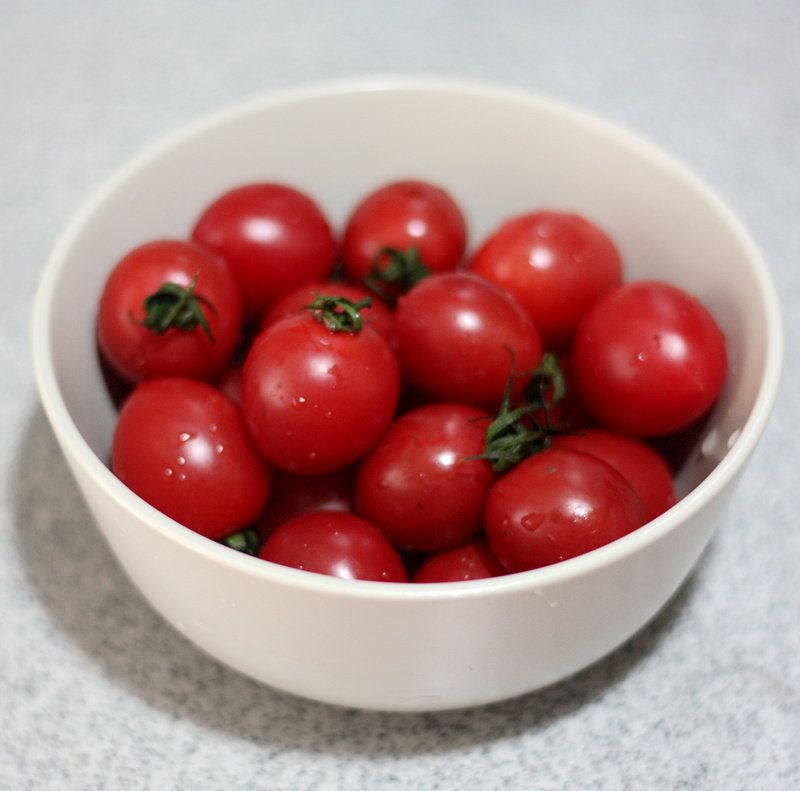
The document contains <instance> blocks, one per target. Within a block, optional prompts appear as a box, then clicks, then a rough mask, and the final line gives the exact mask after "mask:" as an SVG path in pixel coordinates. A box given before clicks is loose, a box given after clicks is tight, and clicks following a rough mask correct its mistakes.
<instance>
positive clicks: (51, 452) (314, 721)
mask: <svg viewBox="0 0 800 791" xmlns="http://www.w3.org/2000/svg"><path fill="white" fill-rule="evenodd" d="M11 486H12V492H13V494H12V497H13V501H12V512H13V517H14V525H15V528H16V529H15V534H14V538H15V542H16V545H17V548H18V551H19V553H20V556H21V560H22V563H23V567H24V568H25V571H26V574H27V576H28V580H29V582H30V586H31V589H32V592H33V594H34V596H35V597H36V598H38V600H39V602H40V603H41V605H42V606H43V608H44V610H45V611H46V613H47V615H48V616H49V617H50V619H51V620H52V622H53V623H54V625H55V627H56V628H58V629H59V630H60V631H61V632H63V633H65V634H66V635H67V636H68V637H69V638H70V640H72V642H73V643H74V644H75V645H77V646H78V648H79V649H80V650H81V651H82V652H83V653H85V654H86V655H87V656H88V657H89V658H90V662H92V663H94V664H95V665H96V669H97V672H98V673H100V674H102V675H103V676H106V677H108V678H111V679H112V680H113V681H114V682H116V683H119V684H121V685H122V686H124V687H125V688H126V689H128V690H129V691H130V692H131V693H132V694H135V695H136V696H138V697H139V698H141V699H143V700H145V701H146V702H147V703H148V704H149V705H151V706H153V707H154V708H157V709H160V710H163V711H166V712H168V713H170V714H171V715H172V716H174V717H176V718H181V719H182V718H188V719H191V720H194V721H196V722H198V723H201V724H202V725H204V726H206V727H209V728H212V729H220V730H224V731H225V732H227V733H230V734H233V735H235V736H236V737H238V738H242V739H244V740H246V741H257V742H260V743H263V744H265V745H270V746H272V747H275V748H279V749H292V748H293V749H306V750H309V751H313V752H326V753H333V754H343V755H344V754H350V755H353V754H361V755H382V754H384V755H387V754H391V755H411V754H419V753H437V752H444V751H448V750H452V749H454V748H458V747H464V746H469V745H472V744H481V743H486V742H490V741H493V740H496V739H505V738H509V737H511V736H514V735H515V734H519V733H523V732H529V731H537V730H543V729H545V728H547V727H548V725H549V724H551V723H552V722H553V721H555V720H558V719H560V718H562V717H564V716H566V715H568V714H570V712H573V711H574V710H576V709H579V708H580V707H582V706H584V705H586V704H588V703H589V702H591V701H593V700H595V699H597V698H599V697H601V696H602V695H603V694H604V693H605V692H606V691H607V690H608V689H609V688H611V687H613V686H614V685H616V684H618V683H620V682H621V681H623V680H624V679H625V677H626V676H627V675H628V674H629V673H630V672H632V671H633V670H634V669H635V668H636V666H637V665H638V664H639V663H640V662H641V661H642V660H643V659H645V658H646V657H647V656H648V655H649V654H651V653H652V652H653V651H654V650H656V649H657V647H658V644H659V643H660V641H661V640H662V639H664V638H665V637H667V636H668V635H669V633H670V632H671V631H673V629H674V628H675V627H676V625H677V623H678V622H679V621H680V617H681V614H682V612H683V611H684V608H685V606H686V605H687V603H688V602H689V601H690V599H691V597H692V595H693V588H694V587H695V585H696V578H697V570H695V573H693V574H692V575H690V577H689V579H688V580H687V581H686V582H685V583H684V585H683V586H682V587H681V588H680V589H679V591H678V592H677V593H676V594H675V595H674V596H673V598H672V600H671V601H670V602H668V604H667V605H666V607H665V608H664V609H663V610H662V611H661V612H660V613H659V614H658V615H657V616H656V618H655V619H654V620H653V621H652V622H651V623H650V624H648V625H647V626H646V627H645V628H644V629H643V630H641V631H640V632H639V633H638V634H637V635H635V636H634V637H633V638H631V639H630V640H629V641H628V642H627V643H626V644H625V645H623V646H622V647H621V648H620V649H618V650H617V651H616V652H614V653H613V654H612V655H610V656H609V657H607V658H605V659H603V660H601V661H600V662H598V663H596V664H595V665H593V666H592V667H590V668H588V669H586V670H584V671H582V672H580V673H578V674H577V675H575V676H573V677H571V678H569V679H567V680H565V681H563V682H561V683H558V684H556V685H553V686H551V687H548V688H546V689H544V690H540V691H538V692H534V693H530V694H528V695H525V696H522V697H520V698H515V699H513V700H508V701H503V702H500V703H495V704H492V705H488V706H484V707H481V708H479V709H461V710H455V711H444V712H432V713H425V714H405V713H403V714H397V713H389V712H372V711H360V710H356V709H342V708H337V707H333V706H328V705H325V704H321V703H315V702H313V701H308V700H304V699H301V698H297V697H295V696H292V695H289V694H285V693H282V692H280V691H276V690H273V689H270V688H268V687H266V686H263V685H261V684H259V683H257V682H255V681H252V680H251V679H249V678H247V677H245V676H243V675H241V674H240V673H238V672H236V671H234V670H231V669H229V668H227V667H226V666H224V665H222V664H221V663H219V662H217V661H216V660H214V659H213V658H211V657H209V656H207V655H206V654H205V653H203V652H202V651H200V650H199V649H197V648H196V647H195V646H193V645H192V644H191V643H189V642H188V641H187V640H186V639H185V638H184V637H183V636H181V635H180V634H179V633H178V632H176V631H175V630H174V629H173V628H172V627H171V626H170V625H169V624H167V623H166V622H165V621H163V620H162V619H161V617H160V616H159V615H158V614H157V613H156V612H155V611H154V610H152V609H151V608H150V606H149V604H148V603H147V602H146V601H145V600H144V598H143V597H142V596H141V595H140V594H139V593H138V591H137V590H136V589H135V588H134V586H133V585H132V583H131V582H130V581H129V580H128V578H127V576H126V575H125V573H124V572H123V571H122V570H121V568H120V567H119V565H118V564H117V562H116V559H115V558H114V557H113V555H112V554H111V552H110V550H109V548H108V546H107V545H106V543H105V540H104V539H103V537H102V535H101V534H100V532H99V530H98V529H97V528H96V526H95V525H94V523H93V520H92V517H91V515H90V514H89V511H88V509H87V508H86V506H85V504H84V502H83V499H82V497H81V494H80V492H79V491H78V489H77V486H76V484H75V483H74V480H73V478H72V475H71V473H70V471H69V469H68V467H67V465H66V462H65V461H64V458H63V456H62V455H61V451H60V449H59V448H58V445H57V443H56V439H55V437H54V435H53V433H52V430H51V428H50V426H49V423H48V422H47V419H46V417H45V415H44V412H43V411H42V409H41V407H38V408H37V409H36V410H35V411H34V412H33V413H32V415H31V416H30V419H29V422H28V425H27V426H26V428H25V429H24V430H23V432H22V441H21V445H20V447H19V449H18V453H17V460H16V465H15V468H14V469H13V470H12V471H11ZM712 546H713V545H712ZM707 554H708V552H706V554H704V555H703V557H702V558H701V561H700V567H702V565H703V564H704V563H705V562H706V561H707Z"/></svg>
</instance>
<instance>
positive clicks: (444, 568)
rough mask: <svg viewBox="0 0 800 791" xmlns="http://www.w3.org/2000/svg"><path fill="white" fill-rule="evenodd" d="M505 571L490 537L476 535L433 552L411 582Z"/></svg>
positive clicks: (451, 579)
mask: <svg viewBox="0 0 800 791" xmlns="http://www.w3.org/2000/svg"><path fill="white" fill-rule="evenodd" d="M504 573H505V572H504V571H503V567H502V566H501V565H500V563H498V561H497V558H496V557H495V556H494V555H493V554H492V550H491V549H490V548H489V544H488V543H487V542H486V539H485V538H484V537H483V536H476V537H475V538H473V539H472V540H471V541H468V542H467V543H466V544H462V545H461V546H460V547H455V549H447V550H445V551H443V552H437V553H436V554H435V555H431V556H430V557H429V558H428V559H427V560H425V561H424V562H423V563H422V565H421V566H420V567H419V568H418V569H417V570H416V571H415V572H414V574H413V576H412V577H411V582H460V581H462V580H479V579H486V578H487V577H499V576H500V575H502V574H504Z"/></svg>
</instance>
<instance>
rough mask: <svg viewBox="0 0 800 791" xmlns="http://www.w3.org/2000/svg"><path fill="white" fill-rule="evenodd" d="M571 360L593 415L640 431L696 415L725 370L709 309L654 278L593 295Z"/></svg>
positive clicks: (649, 433)
mask: <svg viewBox="0 0 800 791" xmlns="http://www.w3.org/2000/svg"><path fill="white" fill-rule="evenodd" d="M571 362H572V377H573V382H574V384H575V387H576V389H577V392H578V395H579V397H580V399H581V401H582V403H583V404H584V405H585V406H586V408H587V410H588V411H589V412H590V413H591V414H592V416H593V417H594V418H595V420H597V421H599V422H600V423H603V424H604V425H605V426H607V427H610V428H614V429H617V430H618V431H622V432H623V433H626V434H633V435H635V436H640V437H656V436H660V435H663V434H668V433H671V432H673V431H677V430H678V429H682V428H684V427H686V426H688V425H689V424H690V423H692V422H693V421H695V420H697V419H698V418H700V417H701V416H702V415H703V414H704V413H705V412H707V411H708V410H709V409H710V408H711V406H712V404H713V403H714V401H716V399H717V397H718V396H719V393H720V391H721V389H722V385H723V384H724V382H725V376H726V374H727V355H726V350H725V337H724V335H723V334H722V331H721V330H720V328H719V327H718V326H717V324H716V322H715V321H714V318H713V316H712V315H711V313H709V311H708V309H707V308H706V307H705V306H704V305H702V304H701V303H700V301H699V300H698V299H696V298H695V297H693V296H691V295H690V294H687V293H686V292H685V291H683V290H682V289H680V288H678V287H676V286H673V285H670V284H667V283H662V282H658V281H653V280H647V281H644V280H642V281H633V282H630V283H626V284H624V285H622V286H619V287H618V288H616V289H615V290H614V291H612V292H611V293H610V294H607V295H606V296H605V297H603V298H602V299H601V300H600V301H598V302H597V303H596V304H595V305H594V306H593V307H592V308H591V309H590V310H589V312H588V313H587V314H586V315H585V316H584V317H583V318H582V319H581V321H580V323H579V324H578V328H577V330H576V332H575V338H574V341H573V344H572V354H571Z"/></svg>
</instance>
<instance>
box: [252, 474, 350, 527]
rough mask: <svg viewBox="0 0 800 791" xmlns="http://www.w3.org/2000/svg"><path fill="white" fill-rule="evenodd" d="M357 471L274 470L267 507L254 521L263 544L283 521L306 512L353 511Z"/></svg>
mask: <svg viewBox="0 0 800 791" xmlns="http://www.w3.org/2000/svg"><path fill="white" fill-rule="evenodd" d="M355 482H356V471H355V467H353V466H352V465H351V466H350V467H343V468H342V469H339V470H333V471H332V472H326V473H322V474H320V475H295V473H293V472H287V471H286V470H281V469H276V470H275V472H274V474H273V478H272V492H271V494H270V497H269V500H268V501H267V506H266V508H265V509H264V511H263V513H262V514H261V516H260V517H259V518H258V520H257V521H256V528H257V530H258V534H259V537H260V538H261V540H262V541H263V540H264V539H266V538H267V537H268V536H269V535H271V534H272V533H274V532H275V530H276V529H277V528H279V527H280V526H281V525H282V524H283V523H284V522H288V521H289V520H290V519H293V518H294V517H295V516H300V515H301V514H306V513H308V512H309V511H354V510H355Z"/></svg>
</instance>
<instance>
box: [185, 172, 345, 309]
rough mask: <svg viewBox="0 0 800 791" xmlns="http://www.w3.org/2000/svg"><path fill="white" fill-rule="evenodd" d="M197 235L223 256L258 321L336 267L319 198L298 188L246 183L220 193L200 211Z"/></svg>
mask: <svg viewBox="0 0 800 791" xmlns="http://www.w3.org/2000/svg"><path fill="white" fill-rule="evenodd" d="M192 239H193V240H194V241H195V242H197V243H198V244H200V245H202V246H203V247H205V248H206V249H208V250H211V251H213V252H214V253H216V254H217V255H220V256H221V257H222V258H224V259H225V260H226V261H227V262H228V263H229V265H230V266H231V268H232V269H233V271H234V274H235V275H236V277H237V279H238V280H239V283H240V285H241V287H242V292H243V294H244V298H245V314H246V316H247V317H248V318H250V319H257V318H258V317H259V316H260V315H261V313H262V312H263V311H264V310H265V308H266V307H267V306H268V305H269V304H271V303H272V302H274V301H275V300H276V299H278V298H279V297H280V296H282V295H283V294H285V293H286V292H287V291H290V290H291V289H293V288H295V287H297V286H299V285H302V284H303V283H305V282H307V281H310V280H319V279H325V278H326V277H328V275H329V274H330V273H331V271H332V270H333V266H334V263H335V256H336V242H335V239H334V236H333V232H332V230H331V227H330V225H329V223H328V220H327V218H326V217H325V215H324V214H323V212H322V210H321V209H320V207H319V206H318V205H317V204H316V202H315V201H314V200H313V199H312V198H311V197H309V196H308V195H306V194H305V193H303V192H300V191H299V190H297V189H294V188H293V187H288V186H286V185H283V184H274V183H256V184H245V185H243V186H240V187H237V188H235V189H232V190H230V191H229V192H226V193H225V194H224V195H221V196H220V197H219V198H217V199H216V200H215V201H213V202H212V203H211V204H210V205H209V206H208V207H207V208H206V209H205V210H204V211H203V213H202V214H201V215H200V217H199V218H198V220H197V223H196V224H195V227H194V229H193V230H192Z"/></svg>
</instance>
